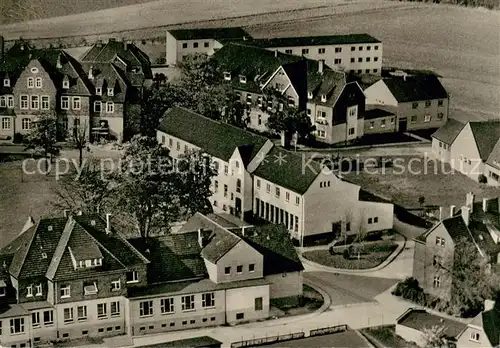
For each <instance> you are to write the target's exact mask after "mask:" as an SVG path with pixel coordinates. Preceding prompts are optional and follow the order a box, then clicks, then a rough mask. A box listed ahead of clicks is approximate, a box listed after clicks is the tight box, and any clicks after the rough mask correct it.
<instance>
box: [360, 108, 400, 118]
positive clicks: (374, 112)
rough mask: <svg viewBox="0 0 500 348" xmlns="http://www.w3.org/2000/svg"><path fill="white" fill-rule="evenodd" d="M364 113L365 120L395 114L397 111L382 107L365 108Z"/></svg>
mask: <svg viewBox="0 0 500 348" xmlns="http://www.w3.org/2000/svg"><path fill="white" fill-rule="evenodd" d="M364 115H365V116H364V118H365V120H374V119H377V118H381V117H389V116H394V115H395V113H394V112H391V111H389V110H384V109H382V108H375V109H369V110H365V113H364Z"/></svg>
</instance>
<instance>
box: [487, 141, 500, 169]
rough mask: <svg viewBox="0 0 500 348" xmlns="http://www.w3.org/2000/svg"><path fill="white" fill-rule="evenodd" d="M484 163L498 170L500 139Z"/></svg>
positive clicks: (499, 164) (499, 165) (499, 163)
mask: <svg viewBox="0 0 500 348" xmlns="http://www.w3.org/2000/svg"><path fill="white" fill-rule="evenodd" d="M486 163H488V164H489V165H490V166H492V167H495V168H497V169H500V138H499V139H498V141H497V143H496V144H495V146H494V147H493V150H491V153H490V155H489V156H488V159H487V160H486Z"/></svg>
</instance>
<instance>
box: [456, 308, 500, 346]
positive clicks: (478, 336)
mask: <svg viewBox="0 0 500 348" xmlns="http://www.w3.org/2000/svg"><path fill="white" fill-rule="evenodd" d="M499 320H500V308H498V299H497V301H492V300H485V301H484V310H483V311H482V312H481V313H479V314H478V315H477V316H476V317H475V318H474V319H473V320H472V321H471V322H470V323H469V324H468V325H467V327H466V328H465V329H464V330H463V331H462V332H461V333H460V335H459V336H458V339H457V348H469V347H471V348H472V347H498V345H499V344H500V326H498V324H497V323H498V321H499Z"/></svg>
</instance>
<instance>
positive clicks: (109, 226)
mask: <svg viewBox="0 0 500 348" xmlns="http://www.w3.org/2000/svg"><path fill="white" fill-rule="evenodd" d="M110 233H111V214H110V213H107V214H106V234H110Z"/></svg>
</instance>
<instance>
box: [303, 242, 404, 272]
mask: <svg viewBox="0 0 500 348" xmlns="http://www.w3.org/2000/svg"><path fill="white" fill-rule="evenodd" d="M396 248H397V244H396V243H393V242H382V243H377V244H373V245H369V246H366V247H364V248H363V251H362V252H361V253H360V257H359V260H358V257H357V254H356V255H351V258H349V259H345V258H344V255H343V254H342V253H343V251H344V249H345V248H344V247H340V248H335V255H331V254H330V251H328V250H313V251H306V252H305V253H304V254H302V256H304V257H305V258H306V259H308V260H310V261H313V262H316V263H319V264H320V265H324V266H328V267H335V268H343V269H369V268H373V267H376V266H378V265H380V264H381V263H382V262H384V260H385V259H387V257H389V255H391V254H392V253H393V251H394V250H396Z"/></svg>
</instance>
